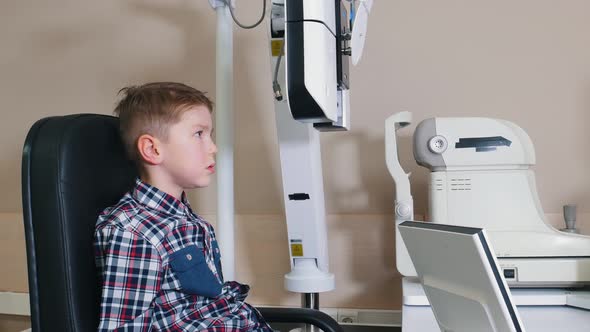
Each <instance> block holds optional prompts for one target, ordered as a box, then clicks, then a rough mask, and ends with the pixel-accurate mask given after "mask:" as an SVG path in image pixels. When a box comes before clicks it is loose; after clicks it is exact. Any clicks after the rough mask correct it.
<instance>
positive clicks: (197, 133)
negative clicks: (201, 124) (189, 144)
mask: <svg viewBox="0 0 590 332" xmlns="http://www.w3.org/2000/svg"><path fill="white" fill-rule="evenodd" d="M195 135H196V136H198V137H201V136H203V131H202V130H199V131H197V132H196V133H195Z"/></svg>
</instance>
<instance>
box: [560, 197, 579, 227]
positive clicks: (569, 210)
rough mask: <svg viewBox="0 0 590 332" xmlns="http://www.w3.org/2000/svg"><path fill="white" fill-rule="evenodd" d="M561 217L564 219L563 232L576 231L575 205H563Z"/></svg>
mask: <svg viewBox="0 0 590 332" xmlns="http://www.w3.org/2000/svg"><path fill="white" fill-rule="evenodd" d="M563 219H564V220H565V228H563V229H561V230H562V231H564V232H569V233H578V230H577V229H576V205H575V204H566V205H564V206H563Z"/></svg>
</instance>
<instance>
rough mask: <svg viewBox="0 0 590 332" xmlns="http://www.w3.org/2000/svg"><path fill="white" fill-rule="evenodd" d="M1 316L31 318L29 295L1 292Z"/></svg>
mask: <svg viewBox="0 0 590 332" xmlns="http://www.w3.org/2000/svg"><path fill="white" fill-rule="evenodd" d="M0 314H2V315H18V316H30V315H31V308H30V307H29V293H12V292H0Z"/></svg>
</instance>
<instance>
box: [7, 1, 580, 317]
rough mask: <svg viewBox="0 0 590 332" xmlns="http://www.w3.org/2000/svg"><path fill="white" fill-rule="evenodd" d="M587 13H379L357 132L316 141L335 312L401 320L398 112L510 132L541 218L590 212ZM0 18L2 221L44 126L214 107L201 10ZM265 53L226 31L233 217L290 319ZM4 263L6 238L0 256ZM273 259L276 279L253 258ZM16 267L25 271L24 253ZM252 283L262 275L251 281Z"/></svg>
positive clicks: (419, 183)
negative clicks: (53, 119)
mask: <svg viewBox="0 0 590 332" xmlns="http://www.w3.org/2000/svg"><path fill="white" fill-rule="evenodd" d="M238 3H239V4H241V5H240V6H239V7H238V13H239V17H240V18H241V19H242V20H244V21H252V20H254V19H255V18H256V17H257V16H256V15H257V14H258V10H259V1H252V0H250V1H238ZM245 3H248V4H251V3H252V4H253V5H251V7H245V6H244V4H245ZM589 12H590V2H588V1H583V0H565V1H559V2H556V1H549V0H521V1H511V0H500V1H468V0H461V1H459V0H450V1H436V0H429V1H427V0H423V1H409V0H406V1H385V0H378V1H375V4H374V11H373V12H372V14H371V17H370V18H371V20H370V22H369V34H368V37H367V42H366V48H365V53H364V56H363V61H362V63H361V64H360V65H359V66H358V67H356V68H353V69H352V85H353V90H352V95H351V98H352V123H353V129H352V130H351V131H350V132H347V133H326V134H322V148H323V161H324V174H325V192H326V204H327V210H328V213H329V214H330V215H331V218H330V220H329V223H330V232H331V233H330V250H331V256H332V269H333V270H334V271H336V272H337V278H338V283H339V288H338V294H336V293H333V294H330V295H327V296H326V297H325V298H326V301H327V302H328V303H330V304H333V305H334V306H351V307H355V306H362V307H372V308H399V303H400V299H399V296H400V293H399V276H398V275H397V274H396V272H395V270H394V269H393V266H394V265H393V264H394V259H393V258H394V257H393V256H394V255H393V248H394V246H393V229H392V226H391V224H390V221H389V218H388V216H389V215H391V213H392V204H393V203H392V202H393V198H394V197H393V183H392V180H391V178H390V176H389V174H388V173H387V170H386V168H385V159H384V143H383V121H384V119H385V118H386V117H387V116H389V115H390V114H392V113H394V112H398V111H401V110H407V111H412V112H413V113H414V119H415V122H416V123H417V122H419V121H420V120H422V119H424V118H428V117H433V116H486V117H497V118H502V119H506V120H510V121H513V122H515V123H517V124H518V125H520V126H521V127H522V128H523V129H524V130H525V131H527V132H528V134H529V135H530V136H531V138H532V140H533V142H534V143H535V147H536V152H537V163H538V165H537V166H536V167H535V170H536V172H537V181H538V189H539V194H540V199H541V202H542V204H543V206H544V208H545V211H546V212H548V213H559V210H560V208H561V206H562V205H563V204H564V203H566V202H571V203H577V204H578V205H579V211H580V213H589V212H590V176H588V174H587V172H588V169H590V150H589V149H588V148H587V147H586V145H587V142H588V141H589V140H590V134H589V133H590V131H589V130H587V128H588V125H589V124H590V34H589V33H588V31H590V20H589V19H588V15H587V14H588V13H589ZM0 16H1V19H0V43H1V45H0V100H1V101H2V107H1V112H2V115H3V120H2V121H1V122H0V129H1V130H0V155H1V156H2V158H0V183H2V189H3V190H2V191H0V212H2V213H8V214H11V213H17V214H18V213H20V211H21V203H20V154H21V149H22V143H23V141H24V137H25V135H26V132H27V130H28V128H29V127H30V126H31V125H32V123H33V122H34V121H36V120H37V119H39V118H41V117H44V116H49V115H58V114H70V113H79V112H90V113H106V114H108V113H110V112H111V110H112V108H113V105H114V103H115V101H116V96H115V94H116V92H117V90H118V89H120V88H121V87H123V86H125V85H128V84H137V83H142V82H146V81H153V80H175V81H183V82H186V83H189V84H191V85H194V86H196V87H198V88H201V89H203V90H206V91H209V93H210V95H211V96H213V97H214V96H215V77H214V74H215V73H214V64H215V32H214V29H215V15H214V12H213V11H212V10H211V9H210V8H209V7H208V1H205V0H194V1H185V0H182V1H181V0H170V1H156V0H143V1H140V0H137V1H130V0H127V1H119V0H118V1H115V0H107V1H85V2H81V1H65V0H61V1H52V2H51V3H49V2H39V1H30V0H27V1H2V2H0ZM267 42H268V40H267V34H266V31H265V30H264V29H262V28H258V29H255V30H251V31H244V30H240V29H235V47H236V50H235V55H234V59H235V69H236V81H235V98H236V100H235V109H236V150H235V158H236V161H235V165H236V190H237V193H236V210H237V211H236V212H237V213H238V215H239V216H238V217H239V218H238V220H240V228H239V230H241V231H242V233H243V234H251V233H255V234H257V235H255V236H253V237H248V239H247V240H246V239H245V240H243V241H242V240H241V241H242V242H240V243H241V244H240V245H241V246H243V248H245V249H247V251H246V252H247V253H248V254H247V256H246V257H245V259H244V263H243V265H240V266H238V274H239V276H240V277H243V278H244V279H245V280H246V281H248V282H251V283H252V284H256V285H261V286H267V285H272V287H269V288H267V289H266V290H264V291H263V290H260V291H258V290H257V291H255V292H254V293H253V299H254V300H255V302H258V303H272V304H278V303H295V302H296V301H298V300H297V299H295V298H294V297H293V296H292V295H289V294H286V293H284V292H283V291H282V287H281V285H280V283H281V276H282V274H283V273H284V272H285V271H286V270H287V269H288V266H287V264H288V262H287V252H286V250H285V246H286V245H285V241H286V235H285V226H284V222H283V217H282V213H283V209H282V204H281V182H280V171H279V159H278V147H277V140H276V130H275V125H274V117H273V104H272V98H271V89H270V87H271V78H270V76H271V74H270V65H269V59H268V49H267ZM413 128H414V126H412V127H411V128H410V130H409V131H406V132H405V133H404V135H406V137H405V138H403V139H402V147H401V149H402V153H401V157H402V163H403V164H404V165H405V166H406V167H407V169H408V170H411V171H412V172H413V177H412V184H413V194H414V197H415V202H416V212H417V213H425V212H426V211H425V206H426V201H427V197H426V181H427V178H426V174H427V173H426V171H425V170H424V169H422V168H419V167H418V166H416V165H415V163H414V162H413V159H412V156H411V146H410V139H409V135H411V132H412V131H413ZM215 192H216V187H215V184H213V185H212V186H211V187H210V188H207V189H203V190H200V191H197V192H194V193H192V194H191V199H192V201H193V202H194V206H195V208H196V209H197V210H198V211H200V213H202V214H207V215H213V214H214V213H215V196H216V195H215ZM9 219H11V218H9ZM11 220H12V219H11ZM0 222H3V223H4V224H3V225H2V226H3V228H7V227H8V228H9V226H6V221H4V219H0ZM581 222H582V223H584V222H586V223H590V221H584V220H581ZM4 226H6V227H4ZM10 227H13V226H10ZM14 227H16V228H13V229H18V227H20V226H14ZM261 234H265V236H264V237H265V238H267V239H269V241H271V242H270V243H269V245H268V246H265V247H263V248H261V249H260V250H255V249H250V248H259V247H256V246H257V245H258V243H257V242H256V241H257V239H260V236H261ZM266 234H272V236H270V235H269V236H266ZM248 241H250V242H248ZM17 245H18V244H17ZM12 247H13V244H12V242H10V241H9V240H5V238H4V237H2V242H1V243H0V252H1V253H3V255H7V254H6V253H9V252H11V251H12ZM20 248H21V249H22V248H23V245H22V242H21V245H20ZM269 248H270V249H269ZM242 254H243V253H242ZM270 254H273V255H276V256H273V258H272V259H273V260H272V262H273V263H272V264H268V265H265V264H264V261H256V260H255V258H254V257H265V255H270ZM8 255H9V254H8ZM15 255H16V256H14V257H13V258H12V260H13V261H14V262H16V261H19V260H20V261H21V262H22V260H23V258H24V254H23V253H22V251H21V252H18V253H16V251H15ZM259 255H260V256H259ZM1 258H2V259H3V261H6V260H7V261H11V258H10V257H9V258H8V259H7V258H6V257H5V256H1ZM14 264H17V263H14ZM3 266H6V265H3ZM22 266H24V265H22ZM22 266H21V267H20V268H15V270H14V271H20V272H18V273H17V272H14V274H12V272H9V273H6V271H12V270H7V269H3V272H2V276H1V277H0V278H1V279H0V288H1V289H6V290H24V289H25V288H26V284H23V282H22V280H23V279H22V277H23V269H22ZM253 267H257V268H259V269H260V272H259V273H257V274H256V278H254V276H255V274H254V272H253V270H252V269H253ZM263 272H264V273H263ZM260 288H261V287H255V289H260ZM382 290H385V291H382ZM388 292H391V294H392V295H391V297H388V296H389V293H388Z"/></svg>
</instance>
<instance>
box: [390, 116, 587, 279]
mask: <svg viewBox="0 0 590 332" xmlns="http://www.w3.org/2000/svg"><path fill="white" fill-rule="evenodd" d="M410 123H411V114H410V113H409V112H402V113H398V114H394V115H392V116H391V117H390V118H388V119H387V121H386V157H387V166H388V168H389V171H390V173H391V175H392V177H393V179H394V181H395V184H396V206H395V213H396V224H398V225H399V223H401V222H403V221H405V220H411V219H413V201H412V197H411V194H410V185H409V178H408V177H409V175H408V174H406V173H405V172H404V171H403V169H402V167H401V165H400V164H399V160H398V156H397V151H398V150H397V143H396V130H398V129H400V128H402V127H404V126H406V125H408V124H410ZM414 157H415V159H416V162H417V163H418V164H419V165H421V166H424V167H426V168H428V169H429V170H430V171H431V173H430V184H429V219H430V221H431V222H433V223H442V224H452V225H457V226H466V227H478V228H484V229H485V230H486V232H487V234H488V236H489V238H490V242H491V244H492V245H493V247H494V249H495V255H496V257H497V258H498V262H499V264H500V266H501V269H502V273H503V276H504V277H505V278H506V280H507V281H508V284H509V285H510V286H516V287H562V286H579V285H584V284H590V237H588V236H583V235H579V234H575V233H566V232H561V231H559V230H557V229H555V228H553V227H552V226H551V225H550V224H549V223H548V222H547V220H546V219H545V215H544V212H543V209H542V207H541V204H540V201H539V197H538V195H537V188H536V184H535V175H534V172H533V171H532V170H531V169H530V167H531V166H533V165H534V164H535V151H534V148H533V144H532V142H531V139H530V138H529V136H528V135H527V134H526V133H525V132H524V130H522V129H521V128H520V127H518V126H516V125H515V124H513V123H511V122H508V121H503V120H496V119H489V118H431V119H426V120H424V121H422V122H421V123H420V124H419V125H418V126H417V128H416V130H415V132H414ZM396 236H397V237H396V241H397V243H396V258H397V268H398V271H399V272H400V273H401V274H403V275H404V276H415V275H416V271H415V269H414V266H413V265H412V262H411V260H410V259H409V256H408V253H407V249H406V246H405V244H404V241H403V240H402V239H401V238H400V236H399V232H397V235H396Z"/></svg>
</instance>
